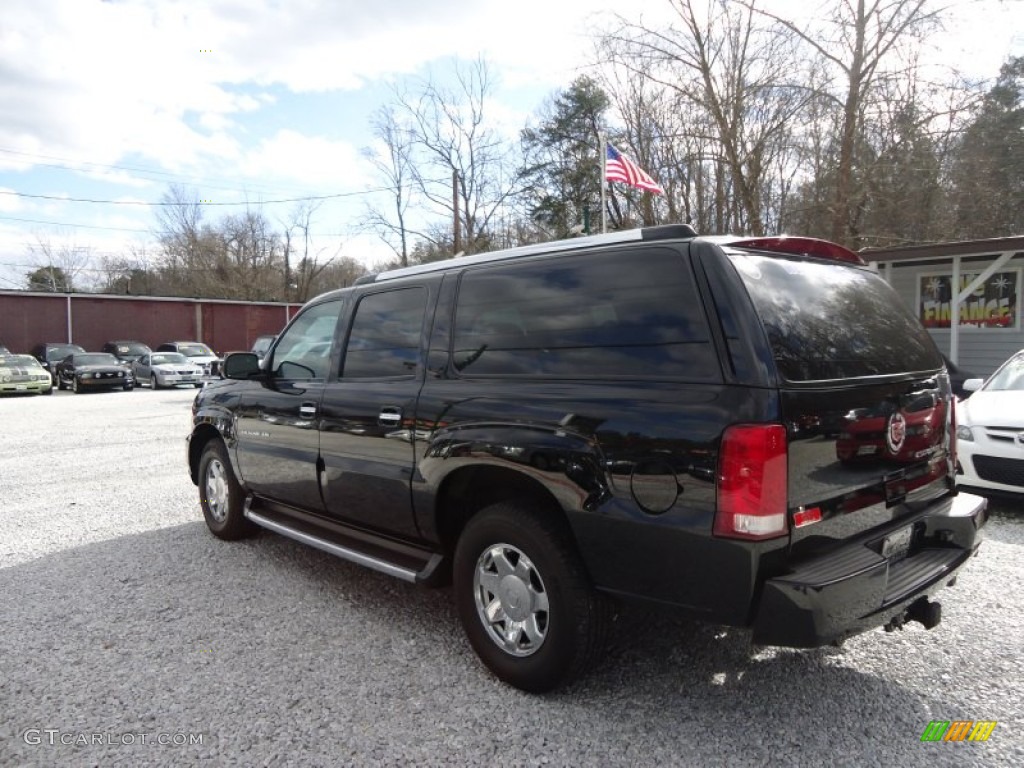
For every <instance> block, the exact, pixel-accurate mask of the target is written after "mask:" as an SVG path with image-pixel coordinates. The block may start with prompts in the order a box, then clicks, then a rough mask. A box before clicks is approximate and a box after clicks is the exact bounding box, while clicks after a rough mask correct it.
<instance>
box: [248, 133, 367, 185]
mask: <svg viewBox="0 0 1024 768" xmlns="http://www.w3.org/2000/svg"><path fill="white" fill-rule="evenodd" d="M239 168H240V169H241V172H242V173H243V174H244V175H245V176H247V177H250V178H254V179H259V178H267V177H269V178H275V179H283V180H286V181H289V180H292V181H301V182H302V183H304V184H307V185H309V186H311V187H327V188H334V189H339V188H342V189H352V188H358V187H361V186H363V185H365V184H369V183H371V182H372V181H373V179H372V176H371V175H370V169H369V168H368V167H367V165H366V161H365V160H363V158H362V157H361V156H360V154H359V151H358V150H357V149H356V148H355V147H353V146H352V145H351V144H348V143H346V142H342V141H333V140H330V139H326V138H323V137H320V136H306V135H303V134H301V133H299V132H298V131H294V130H291V129H282V130H280V131H278V132H277V133H276V134H274V135H273V136H272V137H271V138H269V139H266V140H264V141H261V142H260V144H259V146H258V147H256V148H255V149H254V150H252V151H251V152H248V153H247V154H246V155H245V156H244V157H243V158H241V159H240V161H239Z"/></svg>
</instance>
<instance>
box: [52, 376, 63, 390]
mask: <svg viewBox="0 0 1024 768" xmlns="http://www.w3.org/2000/svg"><path fill="white" fill-rule="evenodd" d="M53 386H54V387H56V388H57V389H61V390H62V389H64V382H63V381H61V380H60V376H54V378H53ZM51 389H52V387H51Z"/></svg>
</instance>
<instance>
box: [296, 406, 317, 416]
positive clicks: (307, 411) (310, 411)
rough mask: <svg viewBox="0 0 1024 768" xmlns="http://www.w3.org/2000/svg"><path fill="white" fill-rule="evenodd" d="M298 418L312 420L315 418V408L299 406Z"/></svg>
mask: <svg viewBox="0 0 1024 768" xmlns="http://www.w3.org/2000/svg"><path fill="white" fill-rule="evenodd" d="M299 416H301V417H302V418H304V419H312V418H313V417H314V416H316V406H315V405H300V406H299Z"/></svg>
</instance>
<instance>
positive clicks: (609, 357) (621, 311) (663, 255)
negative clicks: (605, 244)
mask: <svg viewBox="0 0 1024 768" xmlns="http://www.w3.org/2000/svg"><path fill="white" fill-rule="evenodd" d="M453 361H454V365H455V368H456V370H458V371H460V372H461V373H462V375H464V376H470V375H472V376H479V375H485V376H516V375H520V376H545V377H553V378H581V377H590V376H600V377H602V378H607V377H630V378H648V379H653V378H666V377H668V378H673V379H685V380H689V381H718V380H720V378H721V371H720V367H719V364H718V358H717V355H716V352H715V349H714V347H713V345H712V341H711V334H710V331H709V328H708V322H707V318H706V316H705V314H704V309H703V304H702V303H701V299H700V296H699V295H698V294H697V289H696V285H695V283H694V277H693V269H692V267H691V265H690V262H689V259H687V258H686V257H684V256H683V255H681V254H680V253H679V252H678V251H675V250H672V249H669V248H657V247H646V248H644V247H634V248H620V249H615V250H614V251H607V252H604V253H596V254H595V253H588V254H582V255H576V254H573V255H566V256H560V257H558V258H557V259H553V260H544V261H536V262H533V263H527V264H503V265H499V266H494V267H483V268H480V269H473V270H470V271H467V272H466V273H465V274H464V275H463V277H462V282H461V285H460V287H459V295H458V300H457V308H456V315H455V332H454V355H453Z"/></svg>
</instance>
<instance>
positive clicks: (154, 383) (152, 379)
mask: <svg viewBox="0 0 1024 768" xmlns="http://www.w3.org/2000/svg"><path fill="white" fill-rule="evenodd" d="M149 386H150V387H151V388H152V389H160V382H159V381H157V379H156V374H155V373H151V374H149Z"/></svg>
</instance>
